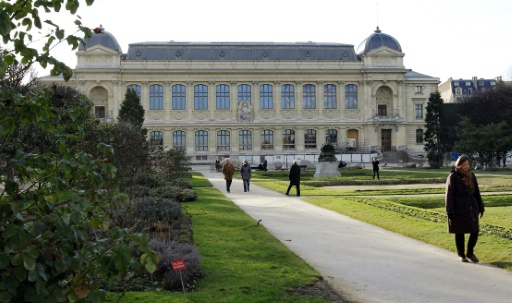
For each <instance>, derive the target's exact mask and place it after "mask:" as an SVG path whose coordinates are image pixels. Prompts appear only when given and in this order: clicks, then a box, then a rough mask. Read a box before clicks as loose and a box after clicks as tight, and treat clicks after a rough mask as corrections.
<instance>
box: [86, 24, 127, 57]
mask: <svg viewBox="0 0 512 303" xmlns="http://www.w3.org/2000/svg"><path fill="white" fill-rule="evenodd" d="M96 30H98V32H97V33H96V32H93V33H92V36H91V37H90V38H88V39H85V41H84V42H85V47H84V46H83V45H82V44H80V45H79V46H78V50H79V51H83V50H85V49H87V48H91V47H93V46H95V45H101V46H104V47H107V48H110V49H112V50H115V51H116V52H118V53H120V54H121V53H122V51H121V46H119V43H117V39H116V37H114V35H112V34H111V33H109V32H107V31H105V29H104V28H103V27H102V26H101V25H100V27H98V28H96V29H95V31H96Z"/></svg>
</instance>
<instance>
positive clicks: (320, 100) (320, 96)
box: [315, 81, 325, 120]
mask: <svg viewBox="0 0 512 303" xmlns="http://www.w3.org/2000/svg"><path fill="white" fill-rule="evenodd" d="M316 83H317V85H316V87H317V89H316V90H315V93H316V106H317V108H318V119H319V120H325V118H324V83H323V82H322V81H317V82H316Z"/></svg>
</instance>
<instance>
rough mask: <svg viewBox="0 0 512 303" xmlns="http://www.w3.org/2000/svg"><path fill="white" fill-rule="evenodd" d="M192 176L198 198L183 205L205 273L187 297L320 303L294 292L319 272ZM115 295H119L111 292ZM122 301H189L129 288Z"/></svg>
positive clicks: (176, 294) (206, 302)
mask: <svg viewBox="0 0 512 303" xmlns="http://www.w3.org/2000/svg"><path fill="white" fill-rule="evenodd" d="M191 181H192V182H193V183H194V187H195V190H197V192H198V194H199V200H198V201H196V202H192V203H186V204H183V208H184V212H185V213H187V214H188V215H189V216H190V217H191V218H192V222H193V230H194V239H195V244H196V245H197V247H198V248H199V250H200V252H201V258H202V264H201V268H202V269H203V270H204V274H205V275H204V277H203V278H202V279H201V280H199V282H198V284H197V289H196V290H195V291H194V292H188V293H186V297H187V302H204V303H211V302H230V303H231V302H261V303H267V302H283V303H288V302H289V303H302V302H306V303H321V302H324V303H325V302H327V301H324V300H322V299H319V298H310V297H303V296H296V295H292V294H290V291H291V290H293V289H295V288H298V287H303V286H306V285H311V284H313V283H314V282H315V281H317V280H319V277H320V274H319V273H318V272H317V271H316V270H314V269H313V268H312V267H311V266H309V265H308V264H307V263H305V262H304V261H303V260H302V259H300V258H299V257H298V256H297V255H295V254H294V253H293V252H291V251H290V250H289V249H288V248H286V246H284V245H283V244H282V243H281V242H279V241H278V240H277V239H275V238H274V237H273V236H272V235H271V234H270V233H269V232H268V231H267V230H266V229H265V228H264V227H263V226H261V225H258V224H257V222H256V221H254V220H253V219H252V218H251V217H249V216H248V215H247V214H245V213H244V212H243V211H242V210H241V209H240V208H239V207H238V206H236V205H235V204H234V203H233V202H231V201H230V200H229V199H227V198H226V197H225V196H224V195H223V194H222V193H221V192H219V191H218V190H217V189H214V188H213V187H211V184H210V183H209V182H208V181H207V180H206V179H205V178H204V177H202V176H200V175H199V174H197V173H194V174H193V178H192V179H191ZM110 298H111V300H112V301H113V300H115V299H116V298H117V296H115V295H113V294H110ZM120 302H124V303H159V302H162V303H163V302H165V303H169V302H185V298H184V294H183V293H180V292H167V291H161V292H153V291H151V292H149V291H148V292H133V293H126V294H125V295H124V297H123V298H122V300H121V301H120Z"/></svg>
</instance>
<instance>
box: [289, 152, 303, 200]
mask: <svg viewBox="0 0 512 303" xmlns="http://www.w3.org/2000/svg"><path fill="white" fill-rule="evenodd" d="M288 179H289V180H290V185H288V190H287V191H286V195H287V196H288V195H289V194H290V189H291V188H292V186H294V185H295V186H297V196H300V167H299V164H298V163H297V160H293V164H292V167H290V173H289V174H288Z"/></svg>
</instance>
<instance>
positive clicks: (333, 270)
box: [201, 169, 512, 303]
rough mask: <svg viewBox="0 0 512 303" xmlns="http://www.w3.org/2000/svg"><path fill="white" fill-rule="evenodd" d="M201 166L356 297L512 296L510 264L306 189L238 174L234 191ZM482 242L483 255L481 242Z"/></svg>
mask: <svg viewBox="0 0 512 303" xmlns="http://www.w3.org/2000/svg"><path fill="white" fill-rule="evenodd" d="M201 172H202V173H203V174H204V175H205V176H206V177H207V178H208V179H209V180H210V182H211V183H212V184H213V185H214V186H215V187H216V188H217V189H219V190H220V191H222V192H223V193H225V195H226V196H227V197H229V198H230V199H231V200H232V201H233V202H234V203H235V204H237V205H238V206H239V207H240V208H241V209H242V210H244V211H245V212H246V213H247V214H248V215H249V216H251V217H252V218H254V219H255V220H261V222H260V224H261V225H263V226H264V227H265V228H266V229H267V230H268V231H269V232H270V233H271V234H272V235H274V236H275V237H276V238H277V239H278V240H279V241H281V242H282V243H283V244H284V245H286V246H287V247H288V248H289V249H290V250H292V251H293V252H295V253H296V254H297V255H298V256H299V257H301V258H302V259H303V260H305V261H306V262H307V263H308V264H310V265H311V266H312V267H314V268H315V269H316V270H317V271H319V272H320V274H321V275H322V276H323V277H324V279H325V280H327V281H328V283H329V284H330V285H331V287H332V288H333V289H334V290H336V291H337V292H339V293H340V294H343V296H344V297H345V298H347V299H349V300H351V301H354V302H360V303H384V302H392V303H413V302H414V303H419V302H428V303H437V302H439V303H441V302H442V303H459V302H460V303H482V302H486V303H509V302H512V273H510V272H508V271H506V270H503V269H499V268H496V267H494V266H491V265H489V264H485V263H484V262H481V263H478V264H474V263H462V262H460V261H459V259H458V258H457V256H456V254H455V253H454V252H450V251H447V250H444V249H441V248H438V247H435V246H432V245H429V244H425V243H423V242H420V241H417V240H414V239H411V238H408V237H405V236H402V235H399V234H395V233H393V232H389V231H387V230H384V229H382V228H379V227H375V226H373V225H370V224H367V223H363V222H360V221H357V220H354V219H352V218H349V217H347V216H344V215H340V214H337V213H335V212H332V211H330V210H326V209H322V208H320V207H317V206H314V205H311V204H309V203H306V202H304V201H302V200H301V199H300V198H299V197H295V196H285V195H283V194H280V193H276V192H274V191H271V190H267V189H265V188H262V187H259V186H256V185H254V184H251V188H250V192H247V193H244V192H243V185H242V181H241V180H240V179H235V180H233V184H232V186H231V193H227V192H226V188H225V181H224V179H223V176H222V174H221V173H217V172H211V171H210V170H209V169H205V170H201ZM291 194H295V188H293V189H292V191H291ZM302 194H303V195H304V194H306V195H307V191H303V192H302ZM454 245H455V244H454ZM476 248H477V249H476V254H477V255H478V245H477V247H476Z"/></svg>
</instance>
